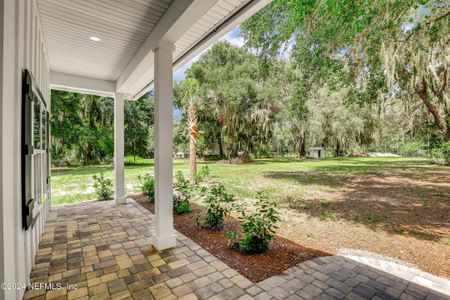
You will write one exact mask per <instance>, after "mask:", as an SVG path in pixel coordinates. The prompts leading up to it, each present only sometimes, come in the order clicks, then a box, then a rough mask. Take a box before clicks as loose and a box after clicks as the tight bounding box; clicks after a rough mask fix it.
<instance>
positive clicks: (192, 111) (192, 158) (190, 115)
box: [182, 78, 200, 183]
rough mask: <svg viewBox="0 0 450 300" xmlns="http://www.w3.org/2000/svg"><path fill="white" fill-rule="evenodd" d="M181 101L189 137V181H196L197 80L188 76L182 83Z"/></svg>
mask: <svg viewBox="0 0 450 300" xmlns="http://www.w3.org/2000/svg"><path fill="white" fill-rule="evenodd" d="M182 89H183V90H184V93H183V97H182V98H183V102H184V103H185V104H187V106H188V108H187V128H188V138H189V181H190V182H191V183H196V181H197V176H196V175H197V152H196V151H197V149H196V148H197V147H196V144H197V138H199V137H200V131H199V129H198V120H197V107H196V106H197V105H198V102H199V101H200V95H199V89H200V86H199V84H198V82H197V80H195V79H193V78H188V79H186V80H185V81H184V82H183V83H182Z"/></svg>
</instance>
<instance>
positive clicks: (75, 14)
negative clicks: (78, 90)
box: [38, 0, 180, 81]
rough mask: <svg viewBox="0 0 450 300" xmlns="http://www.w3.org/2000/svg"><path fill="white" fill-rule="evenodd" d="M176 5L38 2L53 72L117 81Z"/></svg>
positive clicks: (151, 0) (164, 0) (117, 0)
mask: <svg viewBox="0 0 450 300" xmlns="http://www.w3.org/2000/svg"><path fill="white" fill-rule="evenodd" d="M176 1H180V0H176ZM172 2H173V0H38V6H39V13H40V19H41V23H42V29H43V33H44V40H45V43H46V47H47V51H48V57H49V63H50V69H51V70H52V71H54V72H60V73H67V74H72V75H77V76H83V77H88V78H97V79H101V80H110V81H116V80H117V78H118V77H119V75H120V74H121V73H122V71H123V70H124V68H125V67H126V66H127V64H128V63H129V61H130V60H131V59H132V58H133V56H134V55H135V53H136V51H137V50H138V49H139V48H140V47H141V45H142V43H143V42H144V41H145V39H146V38H147V37H148V36H149V34H150V33H151V31H152V29H153V28H154V27H155V25H156V24H157V23H158V21H159V20H160V19H161V17H162V16H163V15H164V13H165V12H166V10H167V9H168V8H169V6H170V4H171V3H172ZM91 37H92V38H93V39H94V40H95V39H96V38H99V39H100V41H93V40H91Z"/></svg>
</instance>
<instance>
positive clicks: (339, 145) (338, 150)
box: [335, 141, 343, 156]
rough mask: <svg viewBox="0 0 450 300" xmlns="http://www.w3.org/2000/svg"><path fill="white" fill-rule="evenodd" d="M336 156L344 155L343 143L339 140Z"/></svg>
mask: <svg viewBox="0 0 450 300" xmlns="http://www.w3.org/2000/svg"><path fill="white" fill-rule="evenodd" d="M335 155H336V156H343V151H342V147H341V143H340V142H339V141H338V142H336V153H335Z"/></svg>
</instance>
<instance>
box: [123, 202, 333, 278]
mask: <svg viewBox="0 0 450 300" xmlns="http://www.w3.org/2000/svg"><path fill="white" fill-rule="evenodd" d="M131 198H132V199H134V200H135V201H136V202H137V203H139V204H140V205H142V206H143V207H144V208H146V209H147V210H149V211H151V212H152V213H153V212H154V204H153V203H151V202H150V201H149V200H148V198H147V196H144V195H133V196H131ZM191 209H192V212H191V213H189V214H184V215H176V214H174V227H175V229H176V230H178V231H179V232H181V233H182V234H184V235H185V236H187V237H189V238H190V239H191V240H193V241H194V242H196V243H197V244H199V245H200V246H201V247H202V248H204V249H205V250H207V251H208V252H210V253H211V254H212V255H214V256H216V257H217V258H219V259H220V260H221V261H223V262H224V263H226V264H227V265H228V266H230V267H231V268H233V269H235V270H236V271H238V272H239V273H241V274H242V275H243V276H245V277H246V278H248V279H249V280H250V281H252V282H259V281H261V280H264V279H266V278H269V277H272V276H274V275H278V274H281V273H282V272H283V271H284V270H286V269H288V268H290V267H292V266H295V265H297V264H299V263H301V262H303V261H307V260H310V259H313V258H316V257H321V256H329V255H331V254H329V253H326V252H323V251H319V250H314V249H311V248H306V247H303V246H300V245H299V244H296V243H294V242H293V241H291V240H288V239H285V238H282V237H279V236H276V238H275V239H274V240H273V241H272V243H271V245H270V249H269V250H268V251H267V252H266V253H262V254H254V255H247V254H243V253H239V252H237V251H234V250H231V249H230V248H229V247H228V240H227V238H226V237H225V232H227V231H235V230H237V229H238V228H239V221H238V220H237V219H235V218H233V217H230V216H229V217H227V218H226V220H225V224H224V228H223V230H222V231H213V230H209V229H205V228H199V227H198V226H197V224H196V217H197V216H198V215H199V214H204V213H205V211H206V209H205V208H204V207H202V206H200V205H197V204H195V203H191Z"/></svg>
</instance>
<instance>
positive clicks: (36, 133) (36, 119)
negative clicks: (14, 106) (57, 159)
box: [33, 97, 41, 149]
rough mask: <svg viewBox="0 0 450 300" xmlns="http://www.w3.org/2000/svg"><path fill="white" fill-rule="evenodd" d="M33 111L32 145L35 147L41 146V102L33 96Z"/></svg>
mask: <svg viewBox="0 0 450 300" xmlns="http://www.w3.org/2000/svg"><path fill="white" fill-rule="evenodd" d="M33 103H34V112H33V146H34V148H36V149H40V148H41V128H40V125H41V102H40V101H39V99H38V98H37V97H35V98H34V101H33Z"/></svg>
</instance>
